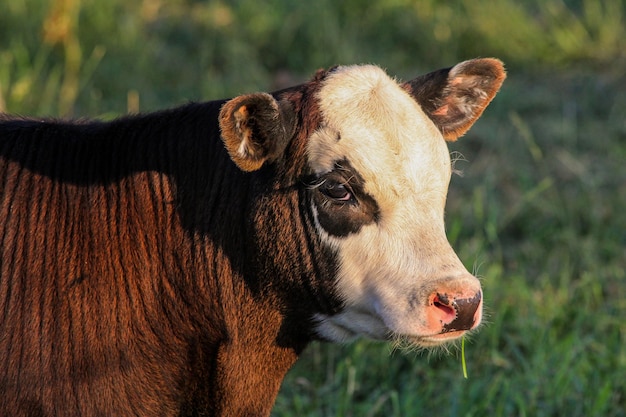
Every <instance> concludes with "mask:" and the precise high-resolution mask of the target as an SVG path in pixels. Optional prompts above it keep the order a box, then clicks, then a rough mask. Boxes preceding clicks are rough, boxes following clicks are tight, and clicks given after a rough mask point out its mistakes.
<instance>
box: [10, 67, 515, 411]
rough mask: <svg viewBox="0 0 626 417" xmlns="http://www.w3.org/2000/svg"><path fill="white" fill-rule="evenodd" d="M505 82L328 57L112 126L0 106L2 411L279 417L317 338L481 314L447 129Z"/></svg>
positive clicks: (408, 337) (452, 334)
mask: <svg viewBox="0 0 626 417" xmlns="http://www.w3.org/2000/svg"><path fill="white" fill-rule="evenodd" d="M504 78H505V71H504V68H503V64H502V63H501V62H500V61H499V60H497V59H494V58H485V59H475V60H469V61H465V62H461V63H459V64H457V65H455V66H453V67H451V68H447V69H442V70H438V71H435V72H432V73H429V74H427V75H422V76H420V77H417V78H415V79H413V80H411V81H408V82H400V81H397V80H396V79H393V78H391V77H390V76H388V75H387V74H386V73H385V71H383V70H382V69H380V68H379V67H377V66H373V65H362V66H338V67H334V68H331V69H328V70H320V71H318V72H317V73H316V75H315V76H314V77H312V78H311V79H310V81H308V82H306V83H304V84H301V85H298V86H295V87H291V88H286V89H283V90H280V91H277V92H274V93H272V94H268V93H254V94H246V95H241V96H238V97H235V98H233V99H230V100H220V101H210V102H203V103H189V104H186V105H183V106H180V107H178V108H174V109H169V110H163V111H158V112H154V113H148V114H139V115H129V116H124V117H121V118H118V119H116V120H113V121H108V122H104V121H97V120H91V121H86V120H81V121H67V120H66V121H63V120H54V119H37V118H26V117H17V116H8V115H2V116H0V161H1V162H0V415H1V416H13V417H20V416H23V417H26V416H28V417H43V416H46V417H47V416H161V417H162V416H200V415H202V416H204V415H208V416H267V415H269V414H270V411H271V408H272V405H273V402H274V400H275V397H276V395H277V393H278V390H279V387H280V384H281V381H282V379H283V377H284V375H285V373H286V372H287V371H288V369H289V368H290V367H291V366H292V365H293V363H294V362H295V361H296V359H297V358H298V355H299V354H300V353H301V352H302V351H303V349H304V348H305V347H306V345H307V344H308V343H310V342H311V341H312V340H325V341H330V342H347V341H350V340H353V339H355V338H357V337H368V338H371V339H376V340H387V341H403V342H406V343H409V344H410V345H412V346H415V347H425V348H428V347H433V346H438V345H442V344H444V343H446V342H448V341H451V340H454V339H458V338H459V337H461V336H462V335H464V334H465V333H467V332H469V331H471V330H473V329H475V328H476V327H477V326H478V325H479V324H480V322H481V316H482V304H483V301H482V300H483V296H482V290H481V286H480V283H479V281H478V279H477V278H476V277H474V276H473V275H472V274H470V273H469V272H468V271H467V270H466V268H465V267H464V266H463V264H462V263H461V261H460V260H459V258H458V256H457V255H456V254H455V252H454V251H453V250H452V248H451V246H450V244H449V242H448V240H447V238H446V236H445V227H444V206H445V201H446V195H447V189H448V184H449V181H450V177H451V161H450V154H449V151H448V148H447V144H446V140H448V141H451V140H455V139H457V138H458V137H459V136H461V135H463V134H464V133H465V132H466V131H467V130H468V129H469V128H470V126H471V125H472V124H473V123H474V122H475V120H476V119H477V118H478V117H479V116H480V115H481V114H482V112H483V110H484V109H485V107H486V106H487V105H488V104H489V102H490V101H491V100H492V99H493V97H494V95H495V94H496V92H497V91H498V90H499V88H500V86H501V84H502V82H503V80H504Z"/></svg>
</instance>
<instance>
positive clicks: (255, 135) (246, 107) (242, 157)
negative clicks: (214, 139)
mask: <svg viewBox="0 0 626 417" xmlns="http://www.w3.org/2000/svg"><path fill="white" fill-rule="evenodd" d="M219 121H220V130H221V134H222V140H223V141H224V144H225V145H226V150H227V151H228V154H229V155H230V157H231V159H232V160H233V162H235V164H237V166H238V167H239V168H240V169H241V170H242V171H247V172H249V171H256V170H257V169H259V168H261V166H263V164H264V163H265V161H270V162H271V161H274V160H276V159H278V158H280V157H281V156H282V154H283V151H284V150H285V147H286V146H287V143H288V142H289V140H290V138H291V135H292V134H293V130H294V126H295V120H294V116H293V108H292V106H291V104H290V103H289V102H288V101H280V102H278V101H276V99H274V97H272V96H271V95H270V94H267V93H255V94H247V95H243V96H239V97H235V98H233V99H231V100H230V101H228V102H226V104H224V106H222V109H221V111H220V118H219Z"/></svg>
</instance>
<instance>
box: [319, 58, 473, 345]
mask: <svg viewBox="0 0 626 417" xmlns="http://www.w3.org/2000/svg"><path fill="white" fill-rule="evenodd" d="M318 98H319V102H320V106H321V111H322V114H323V118H324V122H325V125H324V127H323V128H321V129H320V130H319V131H317V132H316V133H315V134H313V135H312V136H311V138H310V140H309V144H308V149H307V152H308V158H309V163H310V165H311V167H312V169H313V170H314V171H315V172H316V173H318V174H323V173H327V172H329V171H331V170H332V169H333V167H334V166H335V163H336V162H337V161H341V160H344V159H345V160H347V161H349V163H350V164H351V166H352V167H353V168H354V169H355V170H356V171H357V172H358V174H359V175H360V176H361V177H362V178H363V180H364V182H365V191H366V192H367V193H368V194H369V195H371V196H372V197H373V198H374V199H375V200H376V202H377V204H378V206H379V208H380V219H379V221H378V222H375V223H372V224H368V225H365V226H363V227H362V228H361V229H360V230H359V232H358V233H352V234H350V235H348V236H346V237H333V236H331V235H329V234H328V233H325V232H324V231H323V230H322V228H321V226H320V225H319V223H317V227H318V229H319V232H320V235H321V238H322V240H323V241H324V242H325V243H326V244H328V245H331V246H333V247H335V248H336V249H337V251H338V255H339V258H340V270H339V274H338V281H337V288H338V291H339V294H340V296H341V297H343V299H344V300H345V302H346V308H345V309H344V311H343V312H342V313H340V314H338V315H335V316H318V317H317V320H318V321H319V325H318V332H319V334H320V335H322V336H323V337H325V338H327V339H330V340H333V341H345V340H348V339H351V338H353V337H355V336H359V335H365V336H369V337H372V338H376V339H388V338H390V337H395V336H404V337H407V338H410V339H412V340H415V341H418V342H419V341H420V340H422V338H424V337H426V338H427V337H429V336H432V335H433V331H432V330H431V328H430V327H429V326H428V324H429V323H428V320H427V318H426V316H425V307H426V305H427V304H428V297H429V294H432V293H433V291H435V292H436V291H438V290H439V288H441V287H442V286H444V287H446V288H448V287H449V286H450V284H449V282H450V281H454V282H457V281H458V282H461V281H463V283H464V284H465V285H470V286H473V287H474V288H476V289H477V290H479V289H480V284H479V283H478V281H477V280H476V278H474V277H473V276H471V275H470V274H469V273H468V272H467V270H466V269H465V268H464V267H463V265H462V264H461V262H460V261H459V259H458V257H457V256H456V254H455V253H454V251H453V250H452V248H451V247H450V245H449V243H448V241H447V239H446V236H445V230H444V206H445V200H446V194H447V189H448V183H449V181H450V176H451V163H450V155H449V152H448V148H447V145H446V143H445V141H444V139H443V137H442V135H441V133H440V132H439V130H438V129H437V128H436V127H435V125H434V124H433V123H432V122H431V121H430V119H429V118H428V117H427V116H426V115H425V114H424V112H423V111H422V110H421V108H420V106H419V105H418V104H417V102H416V101H415V100H413V98H412V97H411V96H410V95H409V94H408V93H406V92H405V91H404V90H403V89H402V88H401V87H400V85H399V84H398V83H397V82H396V81H395V80H393V79H391V78H390V77H389V76H387V75H386V74H385V72H384V71H383V70H381V69H380V68H378V67H375V66H355V67H341V68H339V69H337V70H336V71H335V72H333V73H331V74H330V75H329V76H328V78H327V80H326V81H325V83H324V85H323V87H322V89H321V90H320V92H319V96H318ZM314 209H315V208H314ZM457 278H459V279H460V280H461V281H459V280H458V279H457ZM472 280H474V281H475V282H474V281H472ZM452 285H453V286H454V285H456V284H454V283H453V284H452ZM461 286H462V285H461V284H459V288H461ZM425 344H426V343H425Z"/></svg>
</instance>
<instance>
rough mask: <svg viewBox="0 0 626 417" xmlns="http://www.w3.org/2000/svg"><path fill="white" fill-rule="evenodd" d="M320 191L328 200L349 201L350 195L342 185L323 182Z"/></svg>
mask: <svg viewBox="0 0 626 417" xmlns="http://www.w3.org/2000/svg"><path fill="white" fill-rule="evenodd" d="M320 191H321V192H322V193H323V194H324V195H325V196H326V197H328V198H330V199H333V200H337V201H350V200H351V199H352V193H351V192H350V190H348V188H347V187H346V186H345V185H344V184H340V183H338V182H332V181H325V182H324V183H323V184H322V185H321V186H320Z"/></svg>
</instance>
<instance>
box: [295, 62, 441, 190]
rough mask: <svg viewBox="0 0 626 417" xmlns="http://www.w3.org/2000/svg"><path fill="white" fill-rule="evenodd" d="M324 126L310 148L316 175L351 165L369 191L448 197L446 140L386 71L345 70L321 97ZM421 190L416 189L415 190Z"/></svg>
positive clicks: (333, 76)
mask: <svg viewBox="0 0 626 417" xmlns="http://www.w3.org/2000/svg"><path fill="white" fill-rule="evenodd" d="M318 101H319V105H320V110H321V113H322V118H323V125H322V127H321V128H320V129H319V130H318V131H317V132H316V133H315V134H314V135H312V137H311V138H310V140H309V143H308V145H307V147H308V148H307V152H308V159H309V164H310V167H311V168H312V170H313V171H314V172H316V173H324V172H329V171H331V170H332V169H333V168H334V167H335V164H336V163H337V161H341V160H347V161H349V162H350V164H351V165H352V166H353V167H354V168H355V169H356V170H357V171H358V173H359V175H361V176H362V177H363V179H364V180H365V183H366V184H367V187H368V188H369V189H368V192H371V193H372V194H374V195H377V196H378V197H383V198H384V197H385V196H386V197H388V198H395V197H397V196H398V195H400V194H402V193H403V192H406V191H407V187H408V188H409V189H414V188H415V187H416V186H418V184H419V186H420V187H421V188H423V187H428V188H429V189H431V190H433V191H437V193H439V194H440V193H441V191H443V194H444V196H443V197H444V198H445V192H446V191H447V184H448V181H449V177H450V157H449V153H448V149H447V146H446V144H445V141H444V139H443V137H442V135H441V133H440V132H439V130H438V129H437V128H436V126H435V125H434V124H433V123H432V122H431V120H430V119H429V118H428V117H427V116H426V114H425V113H424V112H423V111H422V109H421V108H420V106H419V104H418V103H417V102H416V101H415V100H414V99H413V98H412V97H411V96H410V95H409V94H408V93H407V92H406V91H405V90H404V89H403V88H402V87H401V86H400V85H399V84H398V83H397V82H396V81H395V80H394V79H392V78H390V77H389V76H388V75H387V74H386V73H385V72H384V71H383V70H382V69H380V68H378V67H376V66H373V65H366V66H349V67H339V68H338V69H337V70H336V71H335V72H333V73H331V74H329V75H328V77H327V79H326V80H325V82H324V84H323V86H322V87H321V89H320V91H319V93H318ZM414 191H416V190H414Z"/></svg>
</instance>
